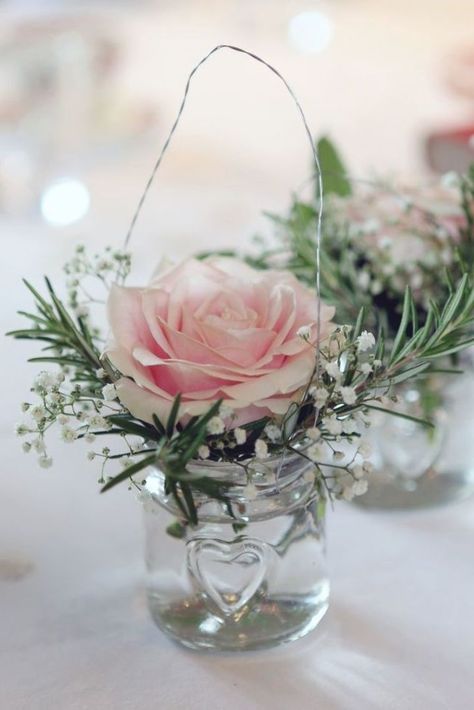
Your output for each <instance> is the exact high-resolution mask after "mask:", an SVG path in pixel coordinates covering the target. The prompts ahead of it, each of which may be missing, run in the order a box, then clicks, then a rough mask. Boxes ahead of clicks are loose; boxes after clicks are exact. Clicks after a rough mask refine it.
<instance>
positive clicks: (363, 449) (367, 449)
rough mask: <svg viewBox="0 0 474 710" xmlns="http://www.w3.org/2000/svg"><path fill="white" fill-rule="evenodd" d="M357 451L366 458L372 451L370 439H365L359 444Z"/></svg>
mask: <svg viewBox="0 0 474 710" xmlns="http://www.w3.org/2000/svg"><path fill="white" fill-rule="evenodd" d="M357 452H358V453H359V454H360V455H361V456H362V458H364V459H366V458H367V457H368V456H370V454H371V453H372V446H371V445H370V443H369V442H368V441H363V442H362V443H361V444H359V447H358V449H357Z"/></svg>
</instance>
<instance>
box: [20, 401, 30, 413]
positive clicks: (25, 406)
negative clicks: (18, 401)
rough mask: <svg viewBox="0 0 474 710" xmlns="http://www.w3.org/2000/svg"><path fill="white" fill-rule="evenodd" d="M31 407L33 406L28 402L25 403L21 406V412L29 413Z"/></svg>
mask: <svg viewBox="0 0 474 710" xmlns="http://www.w3.org/2000/svg"><path fill="white" fill-rule="evenodd" d="M30 406H31V405H30V404H29V403H28V402H23V403H22V405H21V411H22V412H27V411H28V410H29V408H30Z"/></svg>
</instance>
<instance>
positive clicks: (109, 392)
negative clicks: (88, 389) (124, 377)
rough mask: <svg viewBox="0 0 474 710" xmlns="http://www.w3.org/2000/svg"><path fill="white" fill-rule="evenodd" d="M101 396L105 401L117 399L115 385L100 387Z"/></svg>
mask: <svg viewBox="0 0 474 710" xmlns="http://www.w3.org/2000/svg"><path fill="white" fill-rule="evenodd" d="M102 397H103V398H104V399H105V401H106V402H113V401H114V399H117V390H116V389H115V385H105V386H104V387H102Z"/></svg>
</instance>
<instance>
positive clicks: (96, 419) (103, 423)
mask: <svg viewBox="0 0 474 710" xmlns="http://www.w3.org/2000/svg"><path fill="white" fill-rule="evenodd" d="M88 424H89V426H93V427H94V428H103V429H106V428H107V427H108V426H109V424H108V422H107V420H106V419H104V417H101V416H100V414H93V415H92V417H90V418H89V421H88Z"/></svg>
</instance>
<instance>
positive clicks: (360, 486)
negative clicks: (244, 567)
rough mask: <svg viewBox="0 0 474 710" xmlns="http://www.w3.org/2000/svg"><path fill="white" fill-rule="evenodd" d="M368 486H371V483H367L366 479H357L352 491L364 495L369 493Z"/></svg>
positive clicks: (356, 494) (357, 494)
mask: <svg viewBox="0 0 474 710" xmlns="http://www.w3.org/2000/svg"><path fill="white" fill-rule="evenodd" d="M368 487H369V484H368V483H367V481H366V480H364V479H362V480H360V481H356V482H355V483H353V485H352V493H353V495H355V496H363V495H364V493H367V489H368Z"/></svg>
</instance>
